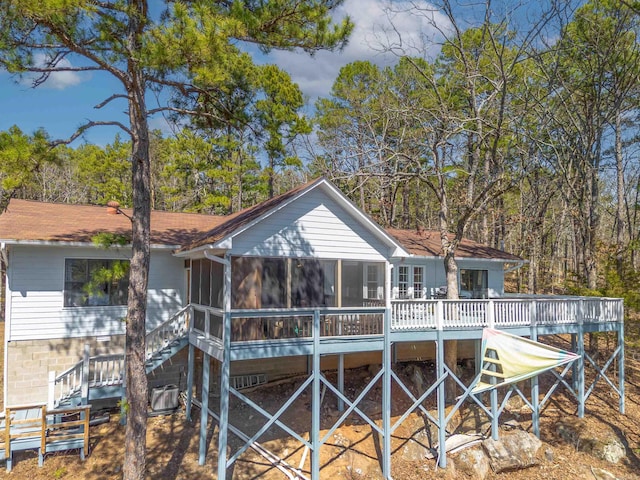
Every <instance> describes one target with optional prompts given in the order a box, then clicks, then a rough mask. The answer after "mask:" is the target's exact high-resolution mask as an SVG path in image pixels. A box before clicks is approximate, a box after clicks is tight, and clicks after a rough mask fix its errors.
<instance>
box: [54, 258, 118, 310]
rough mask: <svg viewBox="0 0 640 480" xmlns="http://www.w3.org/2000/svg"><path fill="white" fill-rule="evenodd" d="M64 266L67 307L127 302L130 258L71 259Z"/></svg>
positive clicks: (65, 303) (65, 302)
mask: <svg viewBox="0 0 640 480" xmlns="http://www.w3.org/2000/svg"><path fill="white" fill-rule="evenodd" d="M64 267H65V268H64V306H65V307H91V306H108V305H126V304H127V291H128V289H129V261H128V260H104V259H100V260H88V259H79V258H68V259H66V260H65V265H64Z"/></svg>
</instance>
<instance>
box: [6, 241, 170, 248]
mask: <svg viewBox="0 0 640 480" xmlns="http://www.w3.org/2000/svg"><path fill="white" fill-rule="evenodd" d="M0 243H3V244H5V245H28V246H39V247H88V248H101V249H104V247H103V246H101V245H96V244H95V243H93V242H70V241H59V240H17V239H0ZM118 247H122V248H131V244H130V243H128V244H125V245H118ZM150 247H151V248H152V249H154V250H175V249H176V248H180V245H167V244H163V243H152V244H151V245H150Z"/></svg>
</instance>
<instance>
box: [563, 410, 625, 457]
mask: <svg viewBox="0 0 640 480" xmlns="http://www.w3.org/2000/svg"><path fill="white" fill-rule="evenodd" d="M556 432H557V434H558V436H560V438H562V439H563V440H564V441H565V442H567V443H569V444H571V445H573V446H574V447H575V448H576V450H578V451H580V452H584V453H587V454H589V455H591V456H593V457H596V458H599V459H600V460H604V461H606V462H609V463H618V462H619V461H620V460H622V459H623V458H624V457H626V454H627V452H626V450H625V448H624V445H623V444H622V442H621V441H620V440H619V439H618V437H617V436H616V434H615V432H614V431H613V430H608V431H605V432H603V433H600V434H599V435H597V436H590V435H589V434H588V433H587V432H588V430H587V428H585V424H584V421H583V420H580V419H567V420H564V421H561V422H559V423H558V425H557V426H556Z"/></svg>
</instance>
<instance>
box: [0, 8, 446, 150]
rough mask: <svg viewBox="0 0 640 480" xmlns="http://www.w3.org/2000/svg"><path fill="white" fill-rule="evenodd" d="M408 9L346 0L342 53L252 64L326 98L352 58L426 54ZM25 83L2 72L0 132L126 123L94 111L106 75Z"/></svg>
mask: <svg viewBox="0 0 640 480" xmlns="http://www.w3.org/2000/svg"><path fill="white" fill-rule="evenodd" d="M407 5H408V3H405V2H393V9H392V10H393V11H391V10H389V9H388V8H386V7H387V6H388V2H386V1H385V0H347V1H346V2H345V3H344V5H343V6H341V7H340V10H338V11H337V12H336V16H337V17H338V18H339V17H341V16H342V15H343V14H345V13H346V14H349V15H350V16H351V17H352V19H353V20H354V21H355V23H356V29H355V31H354V33H353V35H352V37H351V39H350V41H349V44H348V45H347V47H346V48H345V49H344V50H343V51H342V52H319V53H317V54H316V55H315V56H314V57H313V58H311V57H309V56H308V55H306V54H302V53H294V52H280V51H274V52H272V53H271V54H270V55H269V56H268V57H267V58H264V57H261V58H257V59H256V60H257V61H258V62H272V63H276V64H278V65H279V66H281V67H282V68H283V69H285V70H286V71H288V72H289V74H290V75H291V76H292V78H293V80H294V81H296V82H297V83H298V84H299V85H300V87H301V89H302V91H303V92H304V94H305V95H306V96H307V97H308V98H309V100H310V103H313V101H314V100H315V99H316V98H317V97H319V96H324V95H328V94H329V92H330V89H331V85H332V83H333V81H334V79H335V78H336V76H337V74H338V72H339V70H340V68H341V67H342V66H343V65H345V64H347V63H349V62H352V61H354V60H370V61H372V62H374V63H377V64H380V65H387V64H391V63H393V62H394V61H395V59H396V58H397V57H396V56H395V55H394V54H390V53H388V52H387V53H384V52H383V50H385V46H388V45H390V44H394V45H395V46H396V50H397V51H396V53H406V52H408V53H412V54H430V52H424V51H422V52H421V51H420V50H421V49H422V48H423V45H424V44H425V42H424V40H425V37H430V36H431V34H430V32H433V28H432V26H431V25H430V23H431V21H430V19H431V18H432V17H431V15H432V14H431V13H429V14H427V13H425V14H424V15H416V14H415V13H413V14H411V13H408V12H403V11H402V10H403V9H404V7H405V6H407ZM423 5H428V4H426V3H423ZM389 17H391V18H393V24H394V25H395V27H396V28H397V29H398V30H399V31H401V32H402V41H403V44H402V51H400V50H399V49H398V48H397V47H399V45H398V43H397V40H398V39H397V36H396V35H395V34H394V33H393V31H392V29H390V26H391V23H390V20H389ZM435 21H436V22H438V24H439V25H441V26H442V25H446V24H447V21H446V20H445V19H444V17H442V16H440V15H438V14H435ZM427 40H428V38H427ZM431 53H432V52H431ZM71 61H73V59H72V60H71ZM29 80H30V79H29V78H25V79H23V80H22V81H18V82H17V83H16V79H15V78H12V77H11V76H9V74H7V73H6V72H0V105H1V108H0V131H1V130H6V129H8V128H9V127H11V126H12V125H17V126H18V127H20V129H22V131H24V132H25V133H32V132H33V131H35V130H36V129H38V128H44V129H45V130H46V131H47V132H48V133H49V135H50V137H51V138H52V139H62V138H68V137H69V136H70V135H72V134H73V133H74V131H75V130H76V128H77V127H79V126H80V125H82V124H84V123H85V122H87V121H89V120H94V121H112V120H117V121H120V122H123V123H125V124H126V123H128V122H127V116H126V104H125V102H124V100H115V101H113V102H111V104H109V105H108V106H107V107H104V108H102V109H100V110H96V109H95V108H94V106H95V105H97V104H98V103H100V102H102V101H103V100H105V99H106V98H107V97H109V96H110V95H111V94H113V93H114V92H116V91H118V92H120V91H119V90H117V89H118V88H119V86H118V83H117V82H116V81H115V80H113V79H112V78H110V77H109V76H108V75H105V74H102V73H100V72H94V73H82V74H77V73H73V72H65V73H59V74H54V75H52V76H51V78H49V80H48V81H47V82H45V83H44V84H43V85H41V86H39V87H37V88H35V89H34V88H31V86H30V84H31V82H30V81H29ZM148 105H149V108H153V107H154V106H155V105H154V99H153V97H151V96H149V98H148ZM151 127H152V128H159V129H161V130H163V131H164V132H165V133H166V134H169V133H170V129H169V128H168V126H167V124H166V122H164V120H163V119H162V118H161V117H159V118H155V119H152V121H151ZM118 131H121V130H119V129H117V128H116V127H97V128H94V129H91V130H90V131H88V132H87V133H85V135H84V136H83V137H82V138H81V139H79V140H76V142H74V144H72V145H73V146H77V145H79V144H80V143H81V142H88V143H96V144H98V145H106V144H108V143H110V142H112V141H113V138H114V136H115V134H116V133H117V132H118ZM123 135H124V134H123Z"/></svg>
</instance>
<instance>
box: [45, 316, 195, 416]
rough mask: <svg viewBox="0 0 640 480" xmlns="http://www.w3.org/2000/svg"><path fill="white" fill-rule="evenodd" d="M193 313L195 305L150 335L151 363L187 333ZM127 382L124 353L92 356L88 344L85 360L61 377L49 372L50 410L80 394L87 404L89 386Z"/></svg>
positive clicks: (172, 317) (149, 352) (148, 338)
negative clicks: (156, 356) (125, 380)
mask: <svg viewBox="0 0 640 480" xmlns="http://www.w3.org/2000/svg"><path fill="white" fill-rule="evenodd" d="M190 313H191V306H190V305H187V306H186V307H183V308H182V309H180V310H179V311H178V312H176V313H175V314H174V315H172V316H171V318H169V319H168V320H166V321H165V322H163V323H162V324H161V325H159V326H157V327H156V328H154V329H153V330H152V331H150V332H149V333H148V334H147V337H146V345H147V348H146V359H147V361H149V360H151V359H152V358H153V357H154V356H155V355H157V354H158V353H159V352H161V351H162V350H163V349H165V348H166V347H168V346H169V345H171V344H172V342H175V341H177V340H178V339H180V338H182V337H184V336H185V335H186V334H187V332H188V329H189V318H190V317H191V314H190ZM123 381H124V354H122V353H119V354H107V355H98V356H95V357H89V346H88V345H85V349H84V356H83V359H82V360H80V361H79V362H78V363H76V364H75V365H73V366H71V367H70V368H68V369H67V370H65V371H64V372H62V373H60V374H59V375H56V373H55V372H54V371H50V372H49V392H48V398H47V405H48V408H55V407H56V406H58V405H60V402H62V401H64V400H66V399H68V398H71V397H73V396H75V395H76V394H78V393H79V394H80V396H81V399H82V403H86V401H87V398H88V395H89V387H103V386H113V385H118V384H121V383H122V382H123Z"/></svg>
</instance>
